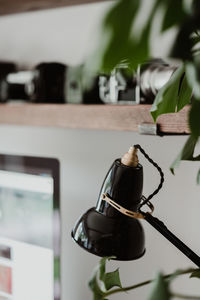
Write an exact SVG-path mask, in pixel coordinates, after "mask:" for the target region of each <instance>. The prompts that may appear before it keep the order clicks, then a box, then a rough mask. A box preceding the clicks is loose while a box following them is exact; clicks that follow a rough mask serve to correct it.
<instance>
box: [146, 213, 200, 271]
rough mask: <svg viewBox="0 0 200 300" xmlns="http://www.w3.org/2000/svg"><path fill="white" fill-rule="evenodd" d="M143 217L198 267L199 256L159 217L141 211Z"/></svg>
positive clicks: (199, 263)
mask: <svg viewBox="0 0 200 300" xmlns="http://www.w3.org/2000/svg"><path fill="white" fill-rule="evenodd" d="M142 214H143V215H144V219H145V220H146V221H147V222H148V223H149V224H151V225H152V226H153V227H154V228H155V229H156V230H157V231H159V232H160V233H161V234H162V235H163V236H164V237H165V238H166V239H167V240H168V241H170V242H171V243H172V244H173V245H174V246H175V247H176V248H178V249H179V250H180V251H181V252H182V253H183V254H185V255H186V256H187V257H188V258H189V259H190V260H191V261H192V262H193V263H195V264H196V265H197V266H198V267H199V268H200V257H199V256H198V255H197V254H196V253H194V252H193V251H192V250H191V249H190V248H189V247H188V246H187V245H185V244H184V243H183V242H182V241H181V240H180V239H179V238H177V236H175V235H174V234H173V233H172V232H171V231H170V230H169V229H168V228H167V227H166V226H165V224H164V223H163V222H162V221H160V220H159V219H157V218H155V217H153V216H152V215H151V214H149V213H142Z"/></svg>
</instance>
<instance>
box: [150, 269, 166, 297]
mask: <svg viewBox="0 0 200 300" xmlns="http://www.w3.org/2000/svg"><path fill="white" fill-rule="evenodd" d="M161 299H162V300H169V299H170V292H169V283H168V281H166V280H165V279H164V278H163V276H162V274H161V273H158V275H157V277H156V280H155V282H154V287H153V290H152V292H151V294H150V296H149V297H148V300H161Z"/></svg>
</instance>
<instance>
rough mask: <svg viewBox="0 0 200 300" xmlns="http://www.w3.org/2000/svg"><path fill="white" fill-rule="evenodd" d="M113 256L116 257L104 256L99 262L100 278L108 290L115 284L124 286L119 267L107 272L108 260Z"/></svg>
mask: <svg viewBox="0 0 200 300" xmlns="http://www.w3.org/2000/svg"><path fill="white" fill-rule="evenodd" d="M112 258H114V256H111V257H103V258H102V259H101V260H100V263H99V279H100V280H101V281H102V282H103V283H104V286H105V289H106V290H107V291H108V290H110V289H111V288H113V287H115V286H118V287H122V285H121V281H120V276H119V270H118V269H117V270H115V271H113V272H108V273H106V262H107V261H108V260H110V259H112Z"/></svg>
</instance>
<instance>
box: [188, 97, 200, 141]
mask: <svg viewBox="0 0 200 300" xmlns="http://www.w3.org/2000/svg"><path fill="white" fill-rule="evenodd" d="M189 125H190V130H191V134H192V135H193V136H194V137H196V138H198V137H199V136H200V101H197V100H194V101H193V103H192V106H191V109H190V113H189Z"/></svg>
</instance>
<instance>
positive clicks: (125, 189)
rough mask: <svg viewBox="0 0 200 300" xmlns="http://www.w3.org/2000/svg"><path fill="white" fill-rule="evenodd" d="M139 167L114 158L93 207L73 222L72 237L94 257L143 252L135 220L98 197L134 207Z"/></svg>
mask: <svg viewBox="0 0 200 300" xmlns="http://www.w3.org/2000/svg"><path fill="white" fill-rule="evenodd" d="M142 185H143V170H142V166H141V165H139V166H138V167H137V168H133V167H126V166H124V165H122V164H121V162H120V160H116V161H114V163H113V165H112V166H111V168H110V170H109V171H108V173H107V176H106V178H105V180H104V183H103V185H102V188H101V191H100V195H99V200H98V202H97V206H96V208H91V209H90V210H88V211H87V212H86V213H85V214H84V215H83V216H82V217H81V218H80V219H79V220H78V222H77V224H76V225H75V227H74V229H73V231H72V237H73V239H74V240H75V241H76V242H77V243H78V244H79V245H80V246H81V247H83V248H84V249H85V250H87V251H89V252H91V253H93V254H96V255H98V256H115V257H116V259H117V260H133V259H137V258H139V257H141V256H142V255H143V254H144V252H145V247H144V231H143V228H142V226H141V224H140V222H139V221H138V220H137V219H132V218H128V217H127V216H124V215H123V214H121V213H119V212H118V211H116V210H115V209H114V208H113V207H112V206H110V205H109V204H108V203H106V202H105V201H104V200H102V199H101V195H102V193H105V192H106V193H108V194H109V196H110V197H111V198H112V199H113V200H114V201H116V202H117V203H119V204H120V205H122V206H124V207H125V208H127V209H132V210H136V209H137V206H138V204H139V203H140V198H141V195H142Z"/></svg>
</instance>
